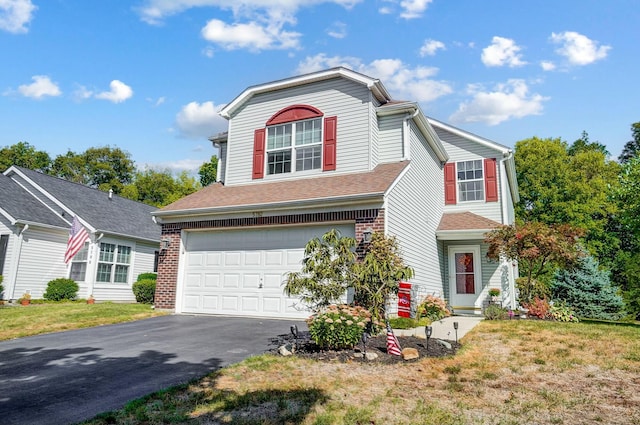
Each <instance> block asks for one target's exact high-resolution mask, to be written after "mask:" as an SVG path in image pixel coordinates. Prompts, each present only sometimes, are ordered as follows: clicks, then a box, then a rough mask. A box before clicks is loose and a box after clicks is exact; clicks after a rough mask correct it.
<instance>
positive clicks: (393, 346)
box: [387, 322, 402, 356]
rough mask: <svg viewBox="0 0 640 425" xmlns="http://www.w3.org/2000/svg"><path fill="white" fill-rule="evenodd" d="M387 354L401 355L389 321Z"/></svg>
mask: <svg viewBox="0 0 640 425" xmlns="http://www.w3.org/2000/svg"><path fill="white" fill-rule="evenodd" d="M387 354H391V355H392V356H401V355H402V349H401V348H400V344H399V343H398V338H396V336H395V335H394V334H393V330H392V329H391V325H389V322H387Z"/></svg>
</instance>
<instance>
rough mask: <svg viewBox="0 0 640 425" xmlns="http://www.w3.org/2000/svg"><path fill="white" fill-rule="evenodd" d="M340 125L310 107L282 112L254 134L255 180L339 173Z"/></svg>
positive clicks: (276, 114)
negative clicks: (321, 172) (316, 171)
mask: <svg viewBox="0 0 640 425" xmlns="http://www.w3.org/2000/svg"><path fill="white" fill-rule="evenodd" d="M337 122H338V118H337V117H335V116H333V117H325V116H324V114H323V113H322V111H320V110H319V109H318V108H315V107H313V106H310V105H300V104H298V105H291V106H287V107H286V108H283V109H281V110H279V111H278V112H276V113H275V114H274V115H273V116H272V117H271V118H269V120H268V121H267V122H266V126H265V127H262V128H258V129H256V130H255V132H254V145H253V174H252V177H253V178H254V179H261V178H263V177H264V176H265V174H267V175H273V174H286V173H296V172H302V171H310V170H322V171H333V170H335V169H336V153H337V151H336V139H337V137H336V135H337Z"/></svg>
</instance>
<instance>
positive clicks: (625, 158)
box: [618, 121, 640, 164]
mask: <svg viewBox="0 0 640 425" xmlns="http://www.w3.org/2000/svg"><path fill="white" fill-rule="evenodd" d="M631 135H632V137H633V140H630V141H628V142H627V143H625V145H624V147H623V148H622V153H621V154H620V156H619V157H618V161H620V163H621V164H626V163H627V162H629V161H631V160H632V159H633V158H637V157H638V153H640V121H639V122H634V123H633V124H631Z"/></svg>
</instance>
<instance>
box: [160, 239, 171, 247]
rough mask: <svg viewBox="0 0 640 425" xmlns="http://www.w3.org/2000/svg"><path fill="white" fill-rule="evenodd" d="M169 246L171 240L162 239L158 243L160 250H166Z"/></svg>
mask: <svg viewBox="0 0 640 425" xmlns="http://www.w3.org/2000/svg"><path fill="white" fill-rule="evenodd" d="M170 245H171V239H162V240H161V241H160V249H161V250H167V249H169V246H170Z"/></svg>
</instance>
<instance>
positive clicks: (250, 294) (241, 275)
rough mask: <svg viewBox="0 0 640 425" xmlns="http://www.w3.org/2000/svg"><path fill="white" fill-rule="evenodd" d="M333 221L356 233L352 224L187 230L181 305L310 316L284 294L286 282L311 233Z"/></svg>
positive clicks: (194, 310)
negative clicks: (334, 223) (333, 223)
mask: <svg viewBox="0 0 640 425" xmlns="http://www.w3.org/2000/svg"><path fill="white" fill-rule="evenodd" d="M332 227H337V228H338V229H339V230H340V232H341V233H342V234H343V235H344V236H351V237H353V236H354V225H353V224H347V225H339V226H299V227H298V226H296V227H293V226H292V227H277V228H276V227H274V228H268V229H266V228H262V229H234V230H211V231H202V232H201V231H193V232H189V231H188V232H187V233H186V238H185V251H186V252H185V258H186V263H185V268H184V271H183V273H182V286H181V288H182V289H181V297H180V298H179V305H178V306H177V307H178V311H180V312H184V313H210V314H229V315H247V316H265V317H279V318H284V317H290V318H306V317H308V316H309V314H310V312H309V311H308V309H307V308H306V307H305V306H304V305H302V304H301V303H300V301H299V300H298V299H297V298H295V297H294V298H289V297H286V296H285V295H284V293H283V282H284V281H285V279H286V276H287V274H288V273H290V272H293V271H300V269H301V268H302V259H303V257H304V247H305V245H306V243H307V242H308V241H309V239H311V238H312V237H316V236H321V235H322V234H323V233H325V232H326V231H327V230H329V229H330V228H332Z"/></svg>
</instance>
